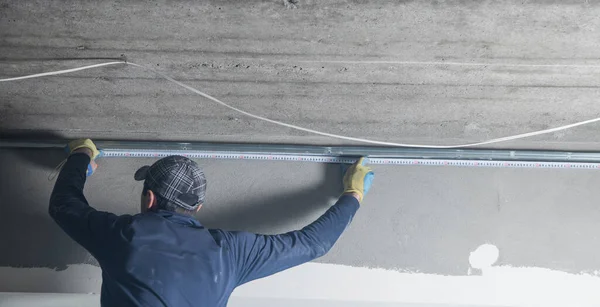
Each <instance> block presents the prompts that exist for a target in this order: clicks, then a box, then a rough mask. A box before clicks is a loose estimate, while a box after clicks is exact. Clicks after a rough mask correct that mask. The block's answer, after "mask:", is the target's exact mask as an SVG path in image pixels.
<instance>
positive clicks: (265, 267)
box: [225, 195, 359, 285]
mask: <svg viewBox="0 0 600 307" xmlns="http://www.w3.org/2000/svg"><path fill="white" fill-rule="evenodd" d="M358 208H359V203H358V200H356V198H354V197H352V196H347V195H345V196H342V197H340V199H339V200H338V201H337V202H336V204H335V205H333V206H332V207H331V208H329V210H327V212H325V213H324V214H323V215H322V216H321V217H320V218H318V219H317V220H316V221H314V222H313V223H311V224H310V225H308V226H306V227H304V228H302V229H301V230H296V231H292V232H288V233H284V234H279V235H258V234H253V233H248V232H240V231H237V232H228V233H226V234H225V235H226V236H227V237H228V241H230V244H229V245H230V249H231V250H232V253H233V258H234V259H233V261H234V262H235V263H234V267H235V268H237V274H236V275H237V285H241V284H244V283H247V282H249V281H252V280H254V279H258V278H262V277H265V276H269V275H272V274H275V273H277V272H280V271H283V270H285V269H288V268H291V267H294V266H297V265H300V264H303V263H305V262H309V261H311V260H313V259H315V258H318V257H321V256H323V255H325V254H326V253H327V252H328V251H329V250H330V249H331V247H332V246H333V244H334V243H335V242H336V241H337V239H338V238H339V237H340V235H341V234H342V232H344V230H345V229H346V227H347V226H348V225H349V224H350V222H351V221H352V218H353V217H354V214H355V213H356V211H357V210H358Z"/></svg>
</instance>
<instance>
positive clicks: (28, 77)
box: [0, 62, 600, 148]
mask: <svg viewBox="0 0 600 307" xmlns="http://www.w3.org/2000/svg"><path fill="white" fill-rule="evenodd" d="M411 63H418V62H411ZM423 63H435V62H423ZM116 64H127V65H131V66H135V67H139V68H142V69H146V70H150V71H152V72H154V73H155V74H157V75H159V76H161V77H162V78H164V79H166V80H168V81H170V82H172V83H174V84H176V85H179V86H181V87H183V88H185V89H187V90H189V91H192V92H194V93H196V94H198V95H200V96H202V97H204V98H207V99H209V100H212V101H213V102H216V103H218V104H220V105H222V106H224V107H226V108H229V109H231V110H233V111H236V112H238V113H241V114H244V115H246V116H249V117H252V118H255V119H258V120H262V121H265V122H269V123H272V124H276V125H279V126H283V127H288V128H292V129H296V130H299V131H304V132H308V133H312V134H317V135H322V136H326V137H331V138H336V139H342V140H348V141H355V142H361V143H367V144H374V145H384V146H399V147H412V148H463V147H474V146H480V145H488V144H494V143H500V142H506V141H513V140H517V139H522V138H527V137H532V136H536V135H542V134H547V133H552V132H557V131H561V130H566V129H571V128H574V127H577V126H583V125H587V124H591V123H594V122H597V121H600V117H597V118H593V119H589V120H585V121H580V122H577V123H573V124H569V125H564V126H560V127H556V128H551V129H545V130H540V131H534V132H528V133H523V134H517V135H512V136H507V137H502V138H496V139H491V140H487V141H483V142H477V143H469V144H461V145H420V144H403V143H393V142H383V141H375V140H369V139H362V138H355V137H349V136H343V135H338V134H333V133H327V132H321V131H317V130H313V129H308V128H304V127H300V126H296V125H292V124H288V123H284V122H280V121H277V120H273V119H269V118H266V117H262V116H259V115H255V114H252V113H250V112H246V111H244V110H241V109H238V108H236V107H233V106H231V105H229V104H227V103H225V102H223V101H221V100H219V99H217V98H215V97H213V96H210V95H208V94H206V93H204V92H202V91H200V90H198V89H196V88H193V87H191V86H189V85H187V84H184V83H181V82H179V81H177V80H175V79H173V78H171V77H169V76H167V75H165V74H163V73H161V72H159V71H156V70H154V69H153V68H150V67H147V66H143V65H139V64H135V63H131V62H107V63H101V64H95V65H88V66H82V67H78V68H73V69H65V70H58V71H52V72H45V73H40V74H34V75H27V76H22V77H15V78H6V79H0V82H5V81H16V80H23V79H30V78H37V77H44V76H54V75H61V74H66V73H71V72H75V71H80V70H85V69H91V68H96V67H102V66H108V65H116ZM438 64H447V63H444V62H441V63H438ZM455 64H459V63H455ZM463 64H467V63H463ZM471 64H473V63H471ZM476 64H482V65H483V63H476Z"/></svg>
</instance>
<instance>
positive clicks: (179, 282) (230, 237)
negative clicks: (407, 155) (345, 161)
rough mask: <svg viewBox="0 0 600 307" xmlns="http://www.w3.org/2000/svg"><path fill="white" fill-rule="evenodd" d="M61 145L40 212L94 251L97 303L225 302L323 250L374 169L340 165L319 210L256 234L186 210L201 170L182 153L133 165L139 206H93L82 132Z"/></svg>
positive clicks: (199, 187) (201, 195) (200, 195)
mask: <svg viewBox="0 0 600 307" xmlns="http://www.w3.org/2000/svg"><path fill="white" fill-rule="evenodd" d="M68 148H69V151H70V154H69V157H68V158H67V161H66V163H65V164H64V166H63V168H62V170H61V172H60V174H59V175H58V178H57V180H56V184H55V186H54V190H53V191H52V195H51V197H50V206H49V213H50V216H51V217H52V218H53V219H54V220H55V221H56V223H57V224H58V225H59V226H60V227H61V228H62V229H63V230H64V231H65V232H66V233H67V234H68V235H69V236H70V237H71V238H72V239H73V240H75V241H76V242H77V243H79V244H80V245H81V246H83V247H84V248H85V249H87V250H88V251H89V252H90V254H92V255H93V256H94V257H95V258H96V259H97V260H98V263H99V265H100V267H101V268H102V289H101V295H100V303H101V305H102V306H178V307H179V306H225V305H227V301H228V299H229V296H230V294H231V292H232V291H233V290H234V289H235V288H236V287H237V286H239V285H242V284H244V283H247V282H249V281H251V280H255V279H258V278H262V277H265V276H269V275H272V274H275V273H277V272H280V271H283V270H285V269H288V268H291V267H293V266H297V265H299V264H302V263H305V262H308V261H311V260H313V259H315V258H318V257H321V256H323V255H325V254H326V253H327V252H328V251H329V250H330V249H331V247H332V246H333V244H334V243H335V242H336V240H337V239H338V238H339V237H340V235H341V234H342V232H343V231H344V230H345V229H346V227H347V226H348V225H349V224H350V222H351V221H352V218H353V216H354V214H355V213H356V211H357V210H358V208H359V204H360V202H361V201H362V200H363V197H364V196H365V194H367V192H368V190H369V187H370V185H371V182H372V180H373V177H374V174H373V172H372V171H371V169H370V168H368V167H367V166H365V162H366V160H365V159H364V158H361V159H360V160H359V161H358V162H357V163H356V164H353V165H352V166H351V167H349V169H348V170H347V171H346V173H345V175H344V177H343V184H344V192H343V194H342V195H341V196H340V198H339V199H338V201H337V202H336V203H335V204H334V205H333V206H332V207H330V208H329V209H328V210H327V212H325V213H324V214H323V215H322V216H321V217H320V218H318V219H317V220H316V221H314V222H313V223H311V224H310V225H308V226H306V227H304V228H302V229H301V230H296V231H291V232H288V233H284V234H279V235H260V234H253V233H249V232H244V231H224V230H220V229H208V228H205V227H203V226H202V225H201V224H200V222H198V221H197V220H196V219H195V218H194V214H195V213H196V212H198V210H200V208H201V207H202V205H203V204H204V200H205V192H206V178H205V176H204V173H203V172H202V171H201V169H200V168H199V167H198V165H197V164H196V163H195V162H194V161H192V160H190V159H188V158H186V157H182V156H169V157H166V158H162V159H160V160H158V161H157V162H156V163H154V164H152V166H144V167H142V168H140V169H139V170H138V171H137V172H136V173H135V175H134V177H135V179H136V180H138V181H142V180H143V182H144V186H143V191H142V195H141V213H139V214H135V215H129V214H126V215H120V216H118V215H115V214H113V213H109V212H102V211H98V210H96V209H94V208H92V207H91V206H90V205H89V204H88V201H87V200H86V198H85V196H84V195H83V187H84V184H85V182H86V175H88V176H89V175H91V174H93V173H94V171H95V170H96V168H97V164H96V163H95V161H94V160H95V159H96V157H98V155H99V151H98V149H97V148H96V146H95V145H94V143H93V142H92V141H91V140H90V139H81V140H75V141H73V142H71V143H69V147H68ZM106 196H107V197H112V195H106ZM281 205H282V206H285V204H281Z"/></svg>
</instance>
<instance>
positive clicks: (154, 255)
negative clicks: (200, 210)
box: [97, 211, 236, 306]
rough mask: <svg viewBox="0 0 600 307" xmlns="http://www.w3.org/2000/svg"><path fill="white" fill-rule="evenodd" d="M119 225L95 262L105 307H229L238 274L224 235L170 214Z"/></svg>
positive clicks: (146, 215)
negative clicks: (230, 296) (125, 305)
mask: <svg viewBox="0 0 600 307" xmlns="http://www.w3.org/2000/svg"><path fill="white" fill-rule="evenodd" d="M116 224H117V225H115V226H116V227H115V228H114V229H113V231H111V233H110V234H109V235H110V236H111V238H110V242H111V244H110V246H109V249H108V250H107V251H106V252H105V253H101V254H100V255H98V257H97V258H98V261H99V263H100V265H101V267H102V271H103V284H102V305H106V306H117V305H122V304H123V303H124V302H128V301H129V302H130V303H129V304H127V305H136V306H160V305H168V306H189V305H193V306H225V305H226V303H227V299H228V298H229V295H230V294H231V291H233V289H234V288H235V286H236V283H235V279H232V278H230V277H232V276H235V275H236V272H235V270H234V266H233V263H232V259H231V257H232V255H231V254H230V253H229V252H228V250H229V249H228V248H227V244H226V242H223V241H222V239H223V236H222V232H221V231H218V230H213V231H209V230H207V229H206V228H204V227H202V226H201V225H200V223H198V222H197V221H196V220H195V219H194V218H193V217H189V216H185V215H181V214H177V213H172V212H168V211H158V212H149V213H143V214H138V215H135V216H127V215H125V216H120V217H119V218H118V220H117V222H116ZM213 234H214V236H213Z"/></svg>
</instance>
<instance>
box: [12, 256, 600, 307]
mask: <svg viewBox="0 0 600 307" xmlns="http://www.w3.org/2000/svg"><path fill="white" fill-rule="evenodd" d="M0 276H2V278H0V292H57V293H99V292H100V285H101V271H100V269H99V268H98V267H95V266H93V265H87V264H79V265H71V266H69V268H68V269H66V270H64V271H55V270H52V269H47V268H10V267H0ZM597 289H600V277H599V276H594V275H590V274H570V273H565V272H559V271H553V270H550V269H544V268H535V267H510V266H492V267H487V268H483V269H482V275H477V276H475V275H473V276H445V275H434V274H422V273H403V272H398V271H393V270H386V269H372V268H359V267H351V266H344V265H336V264H322V263H307V264H304V265H301V266H298V267H295V268H292V269H290V270H287V271H284V272H281V273H278V274H275V275H273V276H271V277H267V278H264V279H260V280H256V281H254V282H250V283H248V284H245V285H243V286H241V287H239V288H238V289H236V291H234V293H233V296H234V297H254V298H285V299H316V300H335V301H364V302H398V303H419V304H454V305H482V306H598V305H600V297H599V296H598V295H597Z"/></svg>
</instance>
